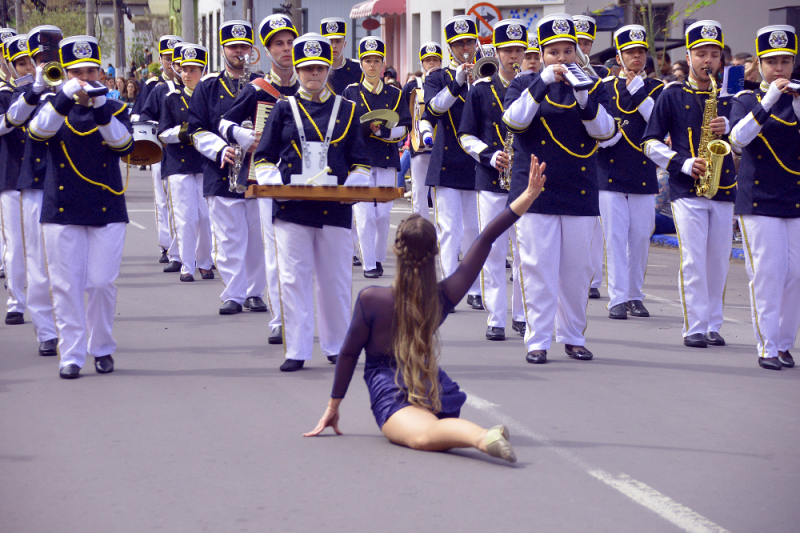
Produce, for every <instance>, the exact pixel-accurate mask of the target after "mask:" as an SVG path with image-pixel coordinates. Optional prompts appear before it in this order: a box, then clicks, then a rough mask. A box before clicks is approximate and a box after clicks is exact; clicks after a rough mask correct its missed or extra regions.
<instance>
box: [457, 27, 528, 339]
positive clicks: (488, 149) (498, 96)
mask: <svg viewBox="0 0 800 533" xmlns="http://www.w3.org/2000/svg"><path fill="white" fill-rule="evenodd" d="M492 45H493V46H494V48H495V49H496V52H495V56H496V57H497V59H498V61H499V64H500V66H499V68H498V69H497V73H496V74H495V75H494V76H492V77H490V78H481V79H479V80H476V81H475V84H474V85H473V87H472V89H471V90H470V91H469V95H468V97H467V103H466V105H465V106H464V112H463V113H462V115H461V125H460V126H459V128H458V139H459V141H460V143H461V146H462V147H463V148H464V150H465V151H466V152H467V153H468V154H469V155H471V156H472V157H473V158H474V159H475V160H476V161H477V164H476V165H475V189H476V190H477V191H478V223H479V224H480V230H481V231H483V228H484V227H485V226H486V225H487V224H488V223H489V222H491V221H492V220H494V218H495V217H496V216H497V215H499V214H500V213H501V212H502V211H503V210H504V209H505V207H506V203H507V200H508V186H509V184H508V183H506V182H505V181H504V180H501V177H500V175H501V173H503V172H505V171H506V169H508V168H509V165H510V164H511V161H510V159H509V154H508V151H507V150H508V148H510V146H509V147H506V146H505V140H506V133H507V129H506V127H505V124H503V111H504V109H505V108H504V107H503V99H504V98H505V95H506V87H507V86H508V84H509V83H511V81H512V80H513V79H514V77H515V76H516V74H517V70H519V69H520V64H521V63H522V59H523V57H524V54H525V50H526V49H527V47H528V32H527V30H526V28H525V26H523V25H521V24H519V21H518V20H516V19H515V20H503V21H500V22H498V23H497V24H496V25H495V27H494V31H493V34H492ZM509 177H510V176H509ZM509 181H510V180H509ZM512 240H513V242H514V243H516V239H512ZM508 242H509V234H508V231H506V232H504V234H503V235H501V236H500V237H499V238H497V239H496V240H495V241H494V243H493V244H492V251H491V252H490V253H489V257H488V258H487V259H486V262H485V263H484V265H483V269H482V270H481V275H480V282H481V296H482V298H483V305H484V307H485V308H486V311H487V312H488V314H489V317H488V319H487V328H486V338H487V339H489V340H504V339H505V337H506V332H505V328H506V315H507V314H508V298H507V296H506V253H507V252H508ZM514 248H515V250H514V272H515V275H514V288H513V293H512V298H511V302H512V315H513V316H512V328H513V329H514V331H516V332H518V333H522V334H524V331H525V304H524V302H523V301H522V291H521V288H520V285H519V251H517V250H516V245H515V246H514Z"/></svg>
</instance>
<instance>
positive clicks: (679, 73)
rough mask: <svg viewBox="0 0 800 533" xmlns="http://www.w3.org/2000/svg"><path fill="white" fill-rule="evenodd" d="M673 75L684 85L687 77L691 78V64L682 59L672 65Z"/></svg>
mask: <svg viewBox="0 0 800 533" xmlns="http://www.w3.org/2000/svg"><path fill="white" fill-rule="evenodd" d="M672 75H673V76H675V79H677V80H678V81H679V82H681V83H683V82H684V80H685V79H686V77H687V76H689V63H687V62H686V61H685V60H683V59H681V60H679V61H676V62H675V64H674V65H672Z"/></svg>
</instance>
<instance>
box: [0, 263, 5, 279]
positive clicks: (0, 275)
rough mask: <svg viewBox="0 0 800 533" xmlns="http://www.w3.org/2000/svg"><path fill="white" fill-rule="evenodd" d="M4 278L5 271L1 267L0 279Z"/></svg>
mask: <svg viewBox="0 0 800 533" xmlns="http://www.w3.org/2000/svg"><path fill="white" fill-rule="evenodd" d="M4 277H6V271H5V269H4V268H3V267H2V266H0V278H4Z"/></svg>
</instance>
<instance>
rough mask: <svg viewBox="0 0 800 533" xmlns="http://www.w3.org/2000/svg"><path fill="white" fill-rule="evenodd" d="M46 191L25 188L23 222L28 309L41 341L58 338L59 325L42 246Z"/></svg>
mask: <svg viewBox="0 0 800 533" xmlns="http://www.w3.org/2000/svg"><path fill="white" fill-rule="evenodd" d="M43 197H44V191H42V190H38V189H25V190H23V191H22V225H23V232H22V233H23V235H24V237H25V271H26V272H27V281H28V291H27V304H28V312H29V313H30V315H31V322H33V329H34V331H35V332H36V338H37V340H38V341H39V342H44V341H49V340H51V339H55V338H56V337H57V336H58V334H57V333H56V325H55V323H54V322H53V297H52V296H50V278H49V277H48V275H47V265H46V264H45V262H44V248H43V247H42V225H41V224H40V223H39V219H40V218H41V216H42V198H43Z"/></svg>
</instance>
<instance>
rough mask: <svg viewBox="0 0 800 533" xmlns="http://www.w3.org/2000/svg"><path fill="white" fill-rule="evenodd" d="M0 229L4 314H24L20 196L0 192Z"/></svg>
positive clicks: (23, 257) (11, 192)
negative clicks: (5, 299) (5, 288)
mask: <svg viewBox="0 0 800 533" xmlns="http://www.w3.org/2000/svg"><path fill="white" fill-rule="evenodd" d="M0 221H2V222H1V224H2V225H0V229H2V232H3V243H4V245H5V247H4V248H3V264H4V265H5V267H6V285H8V303H7V305H6V312H8V313H24V312H25V303H26V302H25V244H24V242H23V238H22V195H21V194H20V192H19V191H13V190H7V191H2V192H0Z"/></svg>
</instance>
